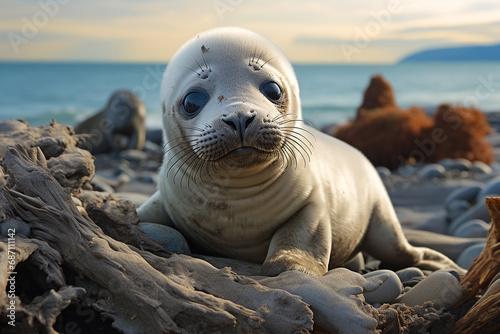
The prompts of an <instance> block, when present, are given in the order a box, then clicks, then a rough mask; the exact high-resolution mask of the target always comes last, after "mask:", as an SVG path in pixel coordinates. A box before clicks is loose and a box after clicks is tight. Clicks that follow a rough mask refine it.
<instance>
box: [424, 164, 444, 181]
mask: <svg viewBox="0 0 500 334" xmlns="http://www.w3.org/2000/svg"><path fill="white" fill-rule="evenodd" d="M445 173H446V170H445V169H444V167H443V166H441V165H438V164H430V165H427V166H425V167H424V168H423V169H422V171H421V172H420V178H421V179H422V180H432V179H436V178H443V177H444V176H445Z"/></svg>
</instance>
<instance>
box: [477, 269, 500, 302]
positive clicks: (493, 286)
mask: <svg viewBox="0 0 500 334" xmlns="http://www.w3.org/2000/svg"><path fill="white" fill-rule="evenodd" d="M499 290H500V273H498V274H496V275H495V277H493V279H492V280H491V282H490V284H489V285H488V288H487V289H486V291H485V293H484V294H483V296H482V297H481V298H479V300H478V301H477V302H478V303H479V302H481V301H483V300H484V299H486V298H488V297H489V296H491V295H492V294H494V293H496V292H498V291H499Z"/></svg>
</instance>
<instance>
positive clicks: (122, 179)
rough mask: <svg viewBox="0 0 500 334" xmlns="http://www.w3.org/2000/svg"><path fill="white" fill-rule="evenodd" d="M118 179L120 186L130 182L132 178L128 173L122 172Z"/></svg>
mask: <svg viewBox="0 0 500 334" xmlns="http://www.w3.org/2000/svg"><path fill="white" fill-rule="evenodd" d="M116 180H117V181H118V184H119V185H120V186H123V185H125V184H129V183H130V181H131V180H132V178H131V177H130V176H129V174H127V173H121V174H120V175H118V176H117V177H116Z"/></svg>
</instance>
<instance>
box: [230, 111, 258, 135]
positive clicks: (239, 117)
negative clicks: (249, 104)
mask: <svg viewBox="0 0 500 334" xmlns="http://www.w3.org/2000/svg"><path fill="white" fill-rule="evenodd" d="M254 119H255V115H248V114H243V113H238V114H236V115H234V114H233V115H229V116H226V117H224V118H222V121H223V122H224V123H226V124H227V125H229V126H230V127H231V128H233V130H235V131H236V132H239V133H240V134H241V135H243V133H244V132H245V130H246V129H247V128H248V127H249V126H250V124H251V123H252V122H253V120H254Z"/></svg>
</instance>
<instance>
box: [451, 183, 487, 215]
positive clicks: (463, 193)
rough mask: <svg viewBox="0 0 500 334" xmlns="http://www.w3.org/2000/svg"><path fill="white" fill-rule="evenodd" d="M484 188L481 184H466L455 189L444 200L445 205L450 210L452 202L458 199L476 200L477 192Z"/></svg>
mask: <svg viewBox="0 0 500 334" xmlns="http://www.w3.org/2000/svg"><path fill="white" fill-rule="evenodd" d="M482 189H483V187H481V186H466V187H461V188H458V189H455V190H454V191H452V192H451V193H450V194H449V195H448V196H447V197H446V199H445V200H444V207H445V208H446V209H447V210H448V207H449V206H450V204H451V203H452V202H454V201H456V200H464V201H467V202H475V201H476V198H477V194H479V192H480V191H481V190H482Z"/></svg>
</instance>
